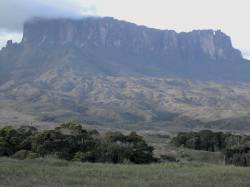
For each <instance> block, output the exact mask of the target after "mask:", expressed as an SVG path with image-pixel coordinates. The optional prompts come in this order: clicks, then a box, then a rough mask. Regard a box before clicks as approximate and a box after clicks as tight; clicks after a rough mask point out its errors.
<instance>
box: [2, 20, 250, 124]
mask: <svg viewBox="0 0 250 187" xmlns="http://www.w3.org/2000/svg"><path fill="white" fill-rule="evenodd" d="M249 69H250V64H248V61H247V60H245V59H243V58H242V55H241V53H240V51H238V50H236V49H234V48H233V46H232V44H231V40H230V38H229V37H228V36H227V35H225V34H224V33H222V32H221V31H212V30H195V31H192V32H189V33H176V32H175V31H169V30H157V29H151V28H147V27H144V26H137V25H135V24H132V23H128V22H124V21H119V20H115V19H113V18H84V19H81V20H70V19H53V20H43V19H35V20H32V21H29V22H27V23H26V24H25V25H24V36H23V40H22V42H21V43H19V44H14V43H12V42H11V41H9V42H8V43H7V46H6V47H5V48H3V49H2V50H1V52H0V90H1V92H0V99H1V100H0V102H1V105H0V106H1V108H0V116H1V123H5V122H7V121H10V122H13V123H15V122H18V121H19V122H20V121H58V120H62V119H63V120H65V119H75V118H76V119H81V120H89V121H97V122H105V123H122V124H129V123H139V122H140V123H152V122H156V123H158V122H160V123H165V122H166V121H168V122H169V121H170V122H172V121H173V122H174V123H180V121H183V120H186V119H191V120H200V121H201V123H202V122H210V121H216V120H224V119H228V118H239V117H245V116H248V114H249V96H248V95H249V94H248V93H249V85H248V84H243V83H238V84H229V83H228V84H224V85H223V84H218V83H215V82H209V81H216V80H219V81H243V82H248V81H249V80H250V76H249V74H248V71H249ZM167 77H172V78H167ZM183 78H189V79H191V80H192V81H187V80H184V79H183ZM211 126H213V125H211Z"/></svg>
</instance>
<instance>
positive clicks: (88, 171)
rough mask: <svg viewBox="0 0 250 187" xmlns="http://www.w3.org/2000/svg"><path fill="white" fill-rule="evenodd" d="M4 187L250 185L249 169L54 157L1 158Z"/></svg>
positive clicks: (223, 186) (227, 186)
mask: <svg viewBox="0 0 250 187" xmlns="http://www.w3.org/2000/svg"><path fill="white" fill-rule="evenodd" d="M0 185H1V186H90V187H92V186H93V187H95V186H105V187H106V186H107V187H123V186H124V187H134V186H136V187H140V186H141V187H154V186H170V187H171V186H174V187H176V186H177V187H178V186H180V187H181V186H183V187H184V186H185V187H191V186H192V187H193V186H202V187H209V186H211V187H216V186H218V187H231V186H232V187H234V186H239V187H240V186H250V168H240V167H233V166H222V165H221V166H219V165H208V164H194V163H192V164H180V163H165V164H153V165H113V164H90V163H78V162H66V161H61V160H55V159H51V158H47V159H37V160H24V161H17V160H12V159H7V158H1V159H0Z"/></svg>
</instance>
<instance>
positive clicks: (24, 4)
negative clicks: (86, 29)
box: [0, 0, 250, 56]
mask: <svg viewBox="0 0 250 187" xmlns="http://www.w3.org/2000/svg"><path fill="white" fill-rule="evenodd" d="M249 7H250V1H249V0H187V1H186V0H0V30H1V31H0V46H1V45H2V44H4V43H5V42H6V40H7V39H13V40H16V41H19V40H20V38H21V35H20V34H17V33H20V32H21V29H22V24H23V22H24V21H25V20H27V19H30V18H31V17H34V16H36V17H37V16H39V17H78V16H82V15H98V16H112V17H115V18H118V19H123V20H127V21H131V22H135V23H137V24H141V25H147V26H150V27H156V28H161V29H175V30H177V31H190V30H193V29H208V28H209V29H210V28H211V29H215V30H217V29H221V30H222V31H224V32H225V33H227V34H228V35H230V36H231V37H232V41H233V44H234V46H235V47H237V48H239V49H241V50H244V54H246V56H247V55H248V56H250V55H249V54H250V52H249V51H250V37H249V33H250V25H249V24H247V22H248V18H249V17H250V11H249ZM4 30H5V31H4Z"/></svg>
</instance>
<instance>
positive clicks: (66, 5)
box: [0, 0, 96, 33]
mask: <svg viewBox="0 0 250 187" xmlns="http://www.w3.org/2000/svg"><path fill="white" fill-rule="evenodd" d="M77 2H79V1H77V0H71V1H68V0H53V1H52V0H1V1H0V30H2V32H3V30H4V31H8V32H13V33H16V32H22V27H23V24H24V22H25V21H27V20H29V19H31V18H33V17H41V18H79V17H81V16H83V15H94V14H95V12H96V10H95V7H92V6H90V7H83V6H79V4H78V3H77Z"/></svg>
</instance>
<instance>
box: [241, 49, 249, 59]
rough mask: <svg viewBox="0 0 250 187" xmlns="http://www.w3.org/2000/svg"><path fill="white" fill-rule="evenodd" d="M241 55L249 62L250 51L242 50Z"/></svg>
mask: <svg viewBox="0 0 250 187" xmlns="http://www.w3.org/2000/svg"><path fill="white" fill-rule="evenodd" d="M242 55H243V56H244V57H245V58H246V59H248V60H250V51H247V50H242Z"/></svg>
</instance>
